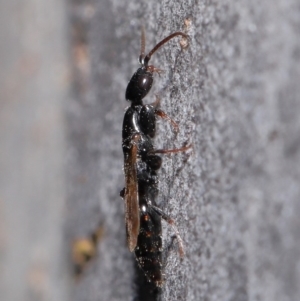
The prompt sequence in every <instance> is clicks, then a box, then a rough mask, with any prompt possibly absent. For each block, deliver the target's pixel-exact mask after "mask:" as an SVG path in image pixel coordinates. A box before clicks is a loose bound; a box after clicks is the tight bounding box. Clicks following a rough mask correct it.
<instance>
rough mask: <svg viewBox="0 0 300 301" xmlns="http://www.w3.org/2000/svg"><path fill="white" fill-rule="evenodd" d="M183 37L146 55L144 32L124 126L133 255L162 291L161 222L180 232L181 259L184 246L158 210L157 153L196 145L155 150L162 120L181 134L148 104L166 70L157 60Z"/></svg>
mask: <svg viewBox="0 0 300 301" xmlns="http://www.w3.org/2000/svg"><path fill="white" fill-rule="evenodd" d="M177 36H181V37H183V38H185V39H187V35H186V34H184V33H182V32H174V33H173V34H171V35H169V36H168V37H166V38H165V39H163V40H162V41H161V42H159V43H158V44H157V45H156V46H155V47H154V48H153V49H152V50H151V51H150V52H149V53H148V54H147V55H145V54H144V53H145V34H144V31H143V30H142V37H141V55H140V57H139V62H140V64H141V67H140V68H139V69H138V70H137V71H136V72H135V73H134V75H133V76H132V78H131V79H130V81H129V83H128V86H127V89H126V94H125V97H126V100H128V101H130V102H131V105H130V107H129V108H127V110H126V112H125V116H124V121H123V132H122V138H123V140H122V147H123V153H124V173H125V188H124V189H123V190H122V191H121V193H120V195H121V196H122V197H123V198H124V201H125V222H126V233H127V243H128V247H129V250H130V251H131V252H133V251H134V252H135V256H136V259H137V261H138V264H139V266H140V268H141V269H142V270H143V271H144V273H145V275H146V277H147V278H148V280H150V281H152V282H154V283H155V285H157V286H161V285H162V283H163V274H162V268H163V264H162V238H161V235H162V227H161V219H162V218H163V219H164V220H166V221H167V222H168V223H169V224H170V225H171V226H172V227H173V229H174V231H175V234H176V237H177V240H178V242H179V250H180V255H181V256H183V253H184V251H183V244H182V240H181V238H180V236H179V233H178V230H177V228H176V226H175V224H174V221H173V220H172V219H171V218H170V217H169V216H168V215H166V214H165V213H164V212H163V211H162V210H161V209H160V208H158V207H157V205H156V202H155V199H156V197H157V194H158V188H157V185H158V176H157V170H158V169H159V168H160V167H161V164H162V159H161V157H160V156H158V155H157V154H166V153H176V152H182V151H185V150H187V149H189V148H190V146H186V147H182V148H179V149H171V150H165V149H160V150H158V149H154V146H153V141H152V138H153V137H154V135H155V131H156V129H155V128H156V117H157V116H158V117H161V118H164V119H167V120H168V121H170V122H171V123H172V125H173V126H174V127H175V129H176V130H177V127H178V126H177V124H176V123H175V122H174V121H173V120H172V119H171V118H170V117H169V116H168V115H167V114H165V113H164V112H163V111H162V110H160V109H158V106H159V99H157V100H156V101H155V102H154V103H153V104H143V98H144V97H145V96H146V95H147V94H148V92H149V91H150V89H151V87H152V83H153V74H154V73H160V72H161V70H160V69H158V68H156V67H154V66H152V65H149V61H150V59H151V56H152V55H153V54H154V52H156V51H157V50H158V49H159V48H160V47H161V46H162V45H164V44H165V43H166V42H168V41H169V40H171V39H173V38H175V37H177Z"/></svg>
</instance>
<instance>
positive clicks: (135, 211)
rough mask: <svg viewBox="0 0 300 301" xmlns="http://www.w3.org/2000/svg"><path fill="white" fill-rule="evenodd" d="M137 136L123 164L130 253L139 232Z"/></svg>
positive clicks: (135, 243)
mask: <svg viewBox="0 0 300 301" xmlns="http://www.w3.org/2000/svg"><path fill="white" fill-rule="evenodd" d="M138 138H139V136H137V135H136V136H135V137H134V138H133V139H132V145H131V148H130V151H129V154H128V156H127V158H126V159H125V163H124V172H125V195H124V201H125V223H126V233H127V243H128V248H129V250H130V252H133V251H134V249H135V247H136V245H137V238H138V234H139V231H140V212H139V195H138V179H137V155H138V146H137V144H136V142H137V140H138Z"/></svg>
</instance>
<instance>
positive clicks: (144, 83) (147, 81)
mask: <svg viewBox="0 0 300 301" xmlns="http://www.w3.org/2000/svg"><path fill="white" fill-rule="evenodd" d="M152 81H153V80H152V78H151V76H150V75H149V74H147V73H146V74H143V75H140V76H139V79H138V85H139V87H140V89H143V90H145V91H148V90H149V89H150V88H151V86H152Z"/></svg>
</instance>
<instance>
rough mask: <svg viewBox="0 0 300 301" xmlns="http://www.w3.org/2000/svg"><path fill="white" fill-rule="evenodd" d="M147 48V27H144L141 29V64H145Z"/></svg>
mask: <svg viewBox="0 0 300 301" xmlns="http://www.w3.org/2000/svg"><path fill="white" fill-rule="evenodd" d="M145 47H146V36H145V27H144V26H143V25H142V28H141V53H140V57H139V62H140V64H143V60H144V58H145Z"/></svg>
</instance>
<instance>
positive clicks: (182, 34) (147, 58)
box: [144, 31, 188, 65]
mask: <svg viewBox="0 0 300 301" xmlns="http://www.w3.org/2000/svg"><path fill="white" fill-rule="evenodd" d="M177 36H182V37H184V38H187V37H188V36H187V35H186V34H185V33H183V32H180V31H177V32H174V33H172V34H170V35H169V36H167V37H166V38H164V39H163V40H161V41H160V42H159V43H158V44H157V45H155V47H154V48H153V49H152V50H151V51H150V52H149V53H148V54H147V55H146V56H145V58H144V64H145V65H147V64H148V62H149V61H150V59H151V56H152V55H153V53H154V52H156V51H157V50H158V49H159V48H160V47H161V46H162V45H164V44H165V43H167V42H168V41H170V40H171V39H173V38H175V37H177Z"/></svg>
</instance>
